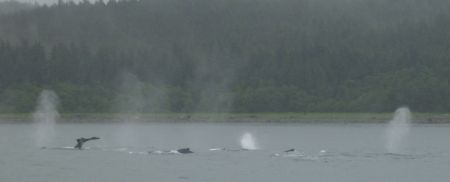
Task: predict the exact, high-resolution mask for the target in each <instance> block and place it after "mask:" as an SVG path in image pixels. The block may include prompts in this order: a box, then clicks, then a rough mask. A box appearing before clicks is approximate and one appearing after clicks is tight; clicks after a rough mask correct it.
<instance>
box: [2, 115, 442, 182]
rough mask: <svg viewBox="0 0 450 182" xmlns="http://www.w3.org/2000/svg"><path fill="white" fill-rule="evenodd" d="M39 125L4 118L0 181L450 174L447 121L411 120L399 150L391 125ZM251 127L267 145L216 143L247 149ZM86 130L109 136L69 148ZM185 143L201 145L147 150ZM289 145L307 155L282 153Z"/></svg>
mask: <svg viewBox="0 0 450 182" xmlns="http://www.w3.org/2000/svg"><path fill="white" fill-rule="evenodd" d="M33 130H35V127H33V126H32V125H30V124H0V179H1V181H20V182H26V181H33V182H39V181H42V182H52V181H67V182H71V181H73V182H75V181H76V182H78V181H99V182H111V181H118V182H119V181H158V182H164V181H192V182H194V181H195V182H199V181H205V182H206V181H207V182H214V181H221V182H229V181H320V182H324V181H342V182H352V181H354V182H361V181H364V182H380V181H395V182H403V181H405V182H411V181H417V182H422V181H449V180H450V173H449V171H450V144H449V143H450V142H449V139H450V125H447V124H439V125H414V126H412V128H411V132H410V135H409V137H408V140H407V141H405V142H407V143H406V144H405V145H404V146H405V149H404V151H403V152H402V153H400V154H389V153H387V152H386V149H385V142H386V137H385V135H386V132H385V130H386V125H384V124H339V125H338V124H336V125H335V124H249V123H247V124H224V123H219V124H211V123H209V124H207V123H188V124H162V123H144V124H134V125H128V126H124V125H122V124H56V126H55V138H54V139H53V141H52V142H51V143H48V145H47V146H45V147H46V148H45V149H41V147H42V146H37V144H36V136H35V135H33V133H34V132H35V131H33ZM246 132H250V133H251V134H252V135H253V136H254V138H256V144H257V145H258V147H259V148H260V149H259V150H255V151H209V150H208V149H210V148H219V147H220V148H222V147H225V148H228V149H239V148H240V137H241V135H242V134H243V133H246ZM82 136H84V137H91V136H98V137H100V138H101V140H96V141H90V142H87V143H86V144H85V147H86V150H81V151H80V150H62V149H63V147H73V146H74V145H75V138H77V137H82ZM183 147H190V148H191V149H192V150H193V151H194V152H195V153H194V154H188V155H182V154H178V155H175V154H173V155H155V154H148V153H147V151H150V150H169V149H177V148H183ZM290 148H295V149H297V150H298V154H299V155H285V153H283V152H282V151H284V150H287V149H290ZM320 151H322V152H320ZM325 151H326V152H325Z"/></svg>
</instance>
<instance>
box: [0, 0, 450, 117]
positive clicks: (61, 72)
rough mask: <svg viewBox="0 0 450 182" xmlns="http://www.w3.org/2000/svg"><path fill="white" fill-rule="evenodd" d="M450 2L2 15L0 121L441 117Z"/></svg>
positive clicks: (449, 72) (65, 8) (89, 7)
mask: <svg viewBox="0 0 450 182" xmlns="http://www.w3.org/2000/svg"><path fill="white" fill-rule="evenodd" d="M449 9H450V1H448V0H376V1H375V0H276V1H273V0H141V1H136V0H128V1H108V2H103V1H97V2H95V3H89V2H88V1H84V2H82V3H78V4H77V3H70V2H66V3H64V2H63V1H61V2H60V3H58V4H55V5H52V6H41V7H37V8H34V9H30V10H28V11H20V12H16V13H8V14H3V15H0V111H1V112H30V111H33V109H34V107H35V101H36V98H37V95H38V94H39V92H40V91H41V90H42V89H52V90H54V91H55V92H56V93H57V94H58V95H59V97H60V99H61V110H62V111H63V112H117V111H124V110H129V111H139V112H385V111H393V110H395V108H396V107H398V106H404V105H406V106H409V107H410V108H411V109H412V110H413V111H420V112H449V111H450V11H449Z"/></svg>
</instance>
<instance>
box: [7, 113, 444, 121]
mask: <svg viewBox="0 0 450 182" xmlns="http://www.w3.org/2000/svg"><path fill="white" fill-rule="evenodd" d="M393 115H394V113H144V114H133V113H131V114H118V113H62V114H60V117H59V119H58V121H57V122H58V123H120V122H122V121H123V120H133V121H136V122H143V123H145V122H153V123H183V122H185V123H191V122H192V123H193V122H199V123H311V124H314V123H318V124H320V123H387V122H389V121H390V120H391V119H392V117H393ZM32 117H33V114H32V113H7V114H6V113H2V114H0V123H31V121H32ZM412 118H413V119H412V123H413V124H441V123H442V124H443V123H450V114H447V113H413V114H412Z"/></svg>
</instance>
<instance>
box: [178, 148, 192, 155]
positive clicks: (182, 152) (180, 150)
mask: <svg viewBox="0 0 450 182" xmlns="http://www.w3.org/2000/svg"><path fill="white" fill-rule="evenodd" d="M177 151H178V152H179V153H181V154H190V153H194V152H192V151H191V149H189V148H182V149H178V150H177Z"/></svg>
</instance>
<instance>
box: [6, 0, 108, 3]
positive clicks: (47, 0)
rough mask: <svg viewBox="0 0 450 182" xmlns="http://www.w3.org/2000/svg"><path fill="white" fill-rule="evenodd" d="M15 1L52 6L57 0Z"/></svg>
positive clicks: (76, 0)
mask: <svg viewBox="0 0 450 182" xmlns="http://www.w3.org/2000/svg"><path fill="white" fill-rule="evenodd" d="M0 1H9V0H0ZM15 1H20V2H29V3H34V2H37V3H39V4H52V3H55V2H58V0H15ZM64 1H69V0H64ZM72 1H75V2H78V1H81V0H72ZM91 1H93V0H91ZM105 2H106V1H105Z"/></svg>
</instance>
